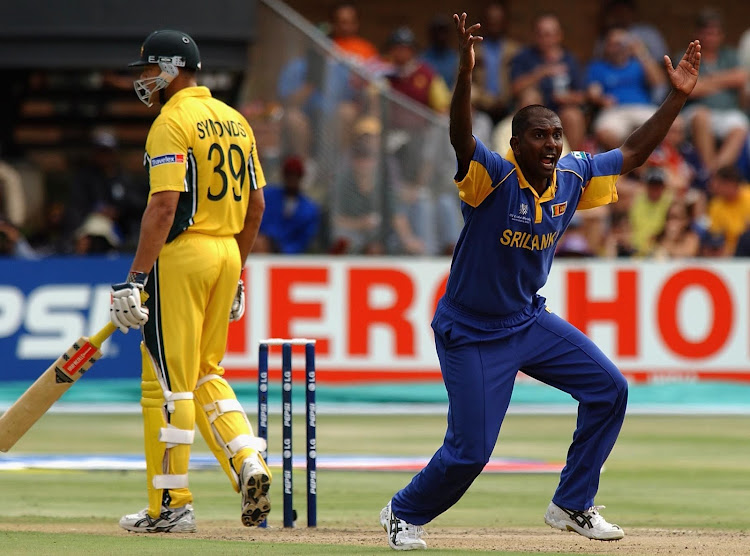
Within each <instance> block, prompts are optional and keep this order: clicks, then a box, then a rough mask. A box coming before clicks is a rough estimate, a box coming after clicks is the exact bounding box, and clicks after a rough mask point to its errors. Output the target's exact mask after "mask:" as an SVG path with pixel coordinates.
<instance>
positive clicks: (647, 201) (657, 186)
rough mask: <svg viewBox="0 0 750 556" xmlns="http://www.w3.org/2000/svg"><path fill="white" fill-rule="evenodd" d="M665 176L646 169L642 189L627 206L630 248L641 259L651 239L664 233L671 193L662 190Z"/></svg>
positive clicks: (650, 243) (651, 243)
mask: <svg viewBox="0 0 750 556" xmlns="http://www.w3.org/2000/svg"><path fill="white" fill-rule="evenodd" d="M666 179H667V177H666V174H665V173H664V170H662V169H661V168H658V167H650V168H647V169H646V171H645V172H644V175H643V179H642V182H643V186H642V188H641V189H639V191H637V192H636V194H635V196H634V197H633V202H632V204H631V205H630V211H629V213H628V216H629V218H630V228H631V238H632V245H633V248H634V249H635V250H636V253H637V254H638V255H641V256H645V255H649V254H650V252H651V249H652V248H653V242H654V238H655V237H656V236H657V235H659V234H660V233H661V232H662V230H663V229H664V225H665V224H666V221H667V212H668V211H669V207H670V206H671V204H672V193H671V192H670V191H668V190H667V188H666Z"/></svg>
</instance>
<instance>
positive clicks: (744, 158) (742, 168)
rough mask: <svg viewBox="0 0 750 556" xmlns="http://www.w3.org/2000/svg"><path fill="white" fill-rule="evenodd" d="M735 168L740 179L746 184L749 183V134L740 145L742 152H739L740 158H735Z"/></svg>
mask: <svg viewBox="0 0 750 556" xmlns="http://www.w3.org/2000/svg"><path fill="white" fill-rule="evenodd" d="M736 166H737V170H738V171H739V173H740V175H741V176H742V179H743V180H745V181H746V182H750V133H748V134H747V135H746V136H745V141H744V142H743V144H742V150H741V151H740V156H739V157H738V158H737V164H736Z"/></svg>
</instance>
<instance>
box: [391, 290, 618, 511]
mask: <svg viewBox="0 0 750 556" xmlns="http://www.w3.org/2000/svg"><path fill="white" fill-rule="evenodd" d="M432 327H433V329H434V331H435V343H436V346H437V353H438V358H439V359H440V368H441V370H442V374H443V381H444V382H445V387H446V389H447V391H448V403H449V407H448V429H447V431H446V434H445V439H444V441H443V445H442V446H441V447H440V448H439V449H438V451H437V452H436V453H435V455H434V456H433V457H432V459H431V460H430V462H429V463H428V464H427V466H426V467H425V468H424V469H422V471H420V472H419V473H418V474H417V475H416V476H415V477H414V478H413V479H412V480H411V483H409V484H408V485H407V486H406V487H405V488H403V489H402V490H400V491H399V492H398V493H396V495H395V496H394V497H393V500H392V503H391V507H392V509H393V513H394V514H395V515H396V516H397V517H399V518H401V519H403V520H405V521H407V522H408V523H411V524H413V525H424V524H425V523H428V522H429V521H431V520H433V519H434V518H435V517H437V516H438V515H440V514H441V513H443V512H444V511H446V510H447V509H448V508H450V507H451V506H452V505H453V504H455V503H456V502H457V501H458V500H459V498H461V496H462V495H463V494H464V492H466V490H467V489H468V488H469V486H470V485H471V483H472V482H473V481H474V479H476V477H477V476H478V475H479V474H480V473H481V471H482V469H483V468H484V466H485V465H486V464H487V462H488V461H489V459H490V455H491V454H492V450H493V449H494V447H495V443H496V442H497V437H498V434H499V433H500V426H501V424H502V422H503V418H504V417H505V413H506V411H507V409H508V404H509V403H510V398H511V393H512V391H513V384H514V382H515V378H516V374H517V373H518V371H519V369H520V370H522V371H523V372H524V373H526V374H527V375H529V376H531V377H533V378H535V379H537V380H539V381H541V382H544V383H546V384H549V385H550V386H553V387H555V388H557V389H559V390H562V391H564V392H567V393H568V394H570V395H571V396H572V397H573V398H574V399H576V400H577V401H578V403H579V405H578V420H577V425H576V430H575V434H574V435H573V442H572V444H571V445H570V449H569V450H568V456H567V461H566V464H565V467H564V469H563V470H562V473H561V476H560V483H559V485H558V487H557V490H556V492H555V495H554V496H553V498H552V500H553V501H554V502H555V504H557V505H558V506H562V507H564V508H570V509H576V510H584V509H588V508H590V507H591V506H593V505H594V497H595V495H596V492H597V490H598V488H599V474H600V471H601V467H602V465H603V464H604V461H605V460H606V459H607V456H609V453H610V452H611V451H612V447H613V446H614V444H615V441H616V440H617V435H618V434H619V432H620V428H621V427H622V422H623V420H624V418H625V408H626V405H627V397H628V386H627V381H626V380H625V377H623V376H622V374H621V373H620V371H619V370H618V369H617V367H615V365H614V364H613V363H612V362H611V361H610V360H609V359H608V358H607V357H606V356H605V355H604V354H603V353H602V352H601V350H599V348H597V347H596V346H595V345H594V343H593V342H592V341H591V340H590V339H589V338H587V337H586V336H585V335H584V334H583V333H582V332H581V331H580V330H578V329H577V328H575V327H574V326H573V325H571V324H570V323H568V322H566V321H565V320H563V319H561V318H560V317H558V316H556V315H554V314H552V313H549V312H548V311H546V310H545V307H544V298H541V297H539V298H538V299H537V300H536V302H535V303H534V304H533V305H530V306H529V307H527V309H526V310H524V311H522V312H521V313H519V314H516V315H512V316H511V317H509V318H507V319H503V320H499V321H497V320H495V321H490V320H482V319H477V318H476V316H474V315H467V314H466V313H465V312H463V311H461V309H460V308H458V307H456V306H455V305H452V304H451V303H450V301H449V300H447V299H446V298H443V299H442V300H441V301H440V303H439V304H438V309H437V311H436V312H435V318H434V319H433V322H432Z"/></svg>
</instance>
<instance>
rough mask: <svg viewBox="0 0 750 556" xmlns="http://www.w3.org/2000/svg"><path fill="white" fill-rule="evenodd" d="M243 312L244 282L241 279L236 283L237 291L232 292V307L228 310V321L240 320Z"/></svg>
mask: <svg viewBox="0 0 750 556" xmlns="http://www.w3.org/2000/svg"><path fill="white" fill-rule="evenodd" d="M244 314H245V284H244V282H243V281H242V280H240V281H239V282H238V283H237V292H236V293H235V294H234V301H232V308H231V309H230V311H229V322H234V321H237V320H240V319H241V318H242V315H244Z"/></svg>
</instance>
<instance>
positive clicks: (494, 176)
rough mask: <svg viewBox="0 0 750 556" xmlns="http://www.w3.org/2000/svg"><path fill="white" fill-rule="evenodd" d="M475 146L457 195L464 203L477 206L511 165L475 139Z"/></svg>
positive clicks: (503, 179)
mask: <svg viewBox="0 0 750 556" xmlns="http://www.w3.org/2000/svg"><path fill="white" fill-rule="evenodd" d="M476 142H477V146H476V148H475V149H474V155H473V156H472V158H471V162H470V163H469V170H468V171H467V172H466V175H465V176H464V177H463V178H462V179H461V180H460V181H459V180H455V179H454V181H455V182H456V186H457V187H458V191H459V193H458V196H459V198H460V199H461V200H462V201H463V202H465V203H466V204H468V205H470V206H472V207H478V206H479V205H480V204H481V202H482V201H484V200H485V199H486V198H487V196H488V195H489V194H490V193H492V191H493V190H494V189H495V188H496V187H497V186H498V185H500V184H501V183H502V182H503V181H505V178H506V177H508V175H510V173H511V171H512V170H513V168H514V167H513V165H512V164H510V163H509V162H508V161H507V160H505V159H504V158H502V157H501V156H500V155H499V154H497V153H495V152H492V151H490V150H489V149H488V148H487V147H486V146H485V145H484V143H482V142H481V141H480V140H479V139H476Z"/></svg>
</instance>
